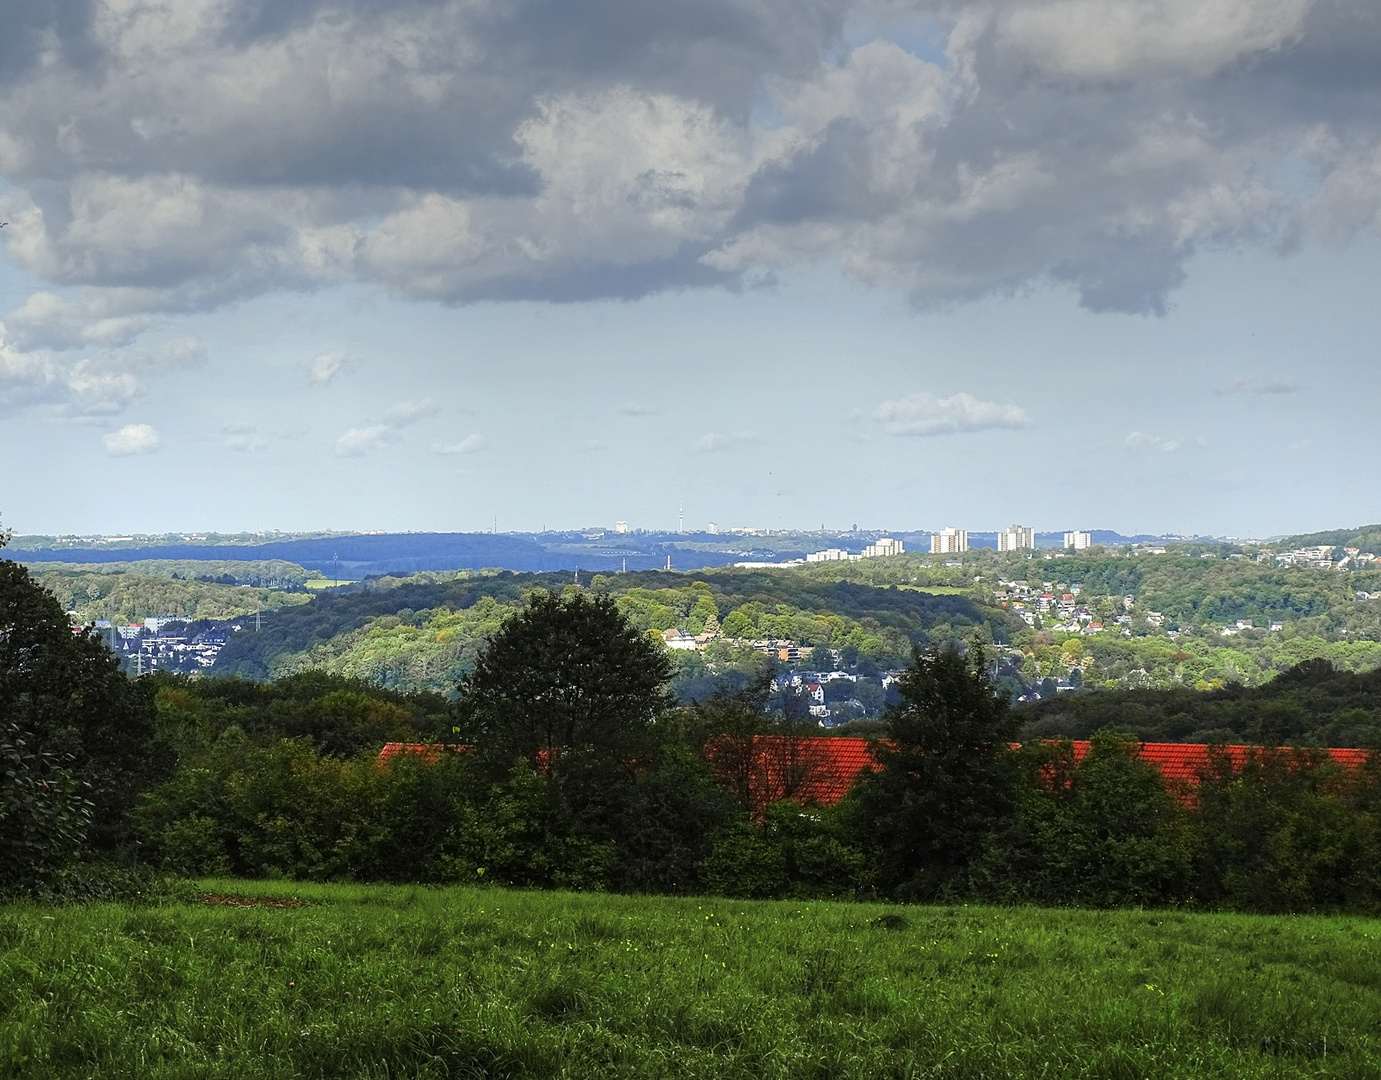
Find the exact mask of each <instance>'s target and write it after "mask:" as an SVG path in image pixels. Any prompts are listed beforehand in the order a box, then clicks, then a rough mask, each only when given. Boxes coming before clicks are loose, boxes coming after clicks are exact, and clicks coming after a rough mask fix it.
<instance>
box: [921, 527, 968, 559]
mask: <svg viewBox="0 0 1381 1080" xmlns="http://www.w3.org/2000/svg"><path fill="white" fill-rule="evenodd" d="M968 550H969V532H968V530H967V529H941V530H940V531H939V532H937V533H932V534H931V536H930V553H931V554H932V555H952V554H957V553H958V552H960V551H968Z"/></svg>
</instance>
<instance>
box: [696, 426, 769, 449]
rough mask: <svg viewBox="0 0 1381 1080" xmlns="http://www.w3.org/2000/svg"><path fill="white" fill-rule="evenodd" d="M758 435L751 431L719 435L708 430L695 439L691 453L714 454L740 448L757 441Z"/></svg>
mask: <svg viewBox="0 0 1381 1080" xmlns="http://www.w3.org/2000/svg"><path fill="white" fill-rule="evenodd" d="M758 441H759V440H758V437H757V435H755V434H753V432H751V431H740V432H738V433H737V434H736V435H720V434H717V433H715V432H710V433H709V434H707V435H702V436H701V437H700V438H698V439H696V440H695V443H694V444H693V445H692V446H691V453H693V454H716V453H719V452H720V451H721V450H741V449H743V448H744V447H747V446H752V445H754V444H755V443H757V442H758Z"/></svg>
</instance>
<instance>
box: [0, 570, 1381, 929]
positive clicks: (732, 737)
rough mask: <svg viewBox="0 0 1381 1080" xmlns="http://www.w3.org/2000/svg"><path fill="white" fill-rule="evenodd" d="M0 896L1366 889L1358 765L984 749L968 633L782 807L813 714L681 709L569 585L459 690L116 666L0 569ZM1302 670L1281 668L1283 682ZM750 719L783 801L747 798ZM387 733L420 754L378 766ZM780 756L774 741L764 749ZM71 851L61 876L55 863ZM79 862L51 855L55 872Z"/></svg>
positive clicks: (1003, 745)
mask: <svg viewBox="0 0 1381 1080" xmlns="http://www.w3.org/2000/svg"><path fill="white" fill-rule="evenodd" d="M0 570H2V571H3V573H2V574H0V631H2V633H0V642H3V648H2V649H0V708H3V716H4V717H5V721H6V724H5V728H4V730H3V731H2V732H0V760H3V762H4V765H5V768H4V770H3V771H0V856H3V860H4V862H3V882H0V887H4V888H6V889H8V890H21V891H22V890H28V891H40V892H41V891H43V890H45V889H54V888H57V889H61V888H62V887H63V883H64V881H67V880H70V879H71V878H72V877H73V875H76V877H77V878H81V876H82V875H83V874H90V873H91V870H90V867H91V865H92V864H93V863H103V864H104V865H107V866H119V865H124V866H131V865H134V864H136V863H137V864H140V865H144V866H152V867H155V868H158V869H160V870H164V871H170V872H175V873H180V874H207V873H235V874H241V875H249V876H288V877H297V878H309V879H333V880H334V879H353V880H379V881H427V882H454V881H468V882H475V881H495V882H501V883H506V884H514V885H524V886H531V887H566V888H580V889H609V890H623V891H637V892H667V893H694V892H709V893H724V894H730V895H738V896H756V897H767V896H788V897H790V896H799V897H805V896H876V897H887V898H893V899H898V900H933V899H963V898H969V899H987V900H997V901H1004V902H1027V901H1029V902H1040V903H1048V904H1084V905H1105V906H1110V905H1121V904H1138V905H1153V904H1185V905H1197V906H1204V907H1230V908H1243V909H1254V910H1280V911H1285V910H1302V909H1349V910H1366V911H1371V910H1376V909H1377V908H1381V767H1378V766H1376V765H1367V766H1364V767H1362V768H1360V769H1353V770H1351V771H1349V770H1346V769H1344V768H1342V767H1340V766H1338V765H1337V764H1335V763H1334V762H1332V761H1331V759H1329V758H1328V757H1327V755H1325V754H1322V753H1320V752H1316V751H1308V750H1299V751H1263V752H1261V753H1258V754H1254V755H1252V756H1250V757H1249V758H1248V759H1247V761H1246V762H1245V764H1243V765H1241V766H1239V767H1234V766H1233V765H1232V764H1231V762H1230V760H1229V759H1228V758H1227V757H1226V756H1225V755H1217V756H1216V757H1214V758H1213V760H1212V762H1211V765H1210V767H1209V768H1208V769H1207V770H1206V772H1205V775H1204V776H1203V778H1202V782H1201V784H1200V785H1199V786H1198V787H1197V789H1195V790H1192V791H1183V790H1170V789H1168V788H1167V786H1166V784H1165V783H1164V781H1163V780H1162V778H1161V774H1160V773H1159V772H1158V771H1157V770H1156V769H1155V768H1154V766H1152V765H1149V764H1147V763H1146V762H1144V761H1142V760H1140V759H1139V758H1138V757H1137V756H1136V754H1135V741H1134V739H1132V738H1131V737H1130V736H1125V735H1117V734H1112V733H1108V732H1101V733H1099V734H1097V735H1095V737H1094V740H1093V747H1092V750H1091V751H1090V752H1089V753H1088V754H1087V755H1086V756H1085V757H1084V758H1083V759H1082V760H1076V759H1075V756H1074V754H1073V752H1072V749H1071V747H1070V745H1069V744H1068V743H1064V742H1041V741H1032V742H1030V743H1028V744H1027V746H1026V748H1025V749H1024V750H1022V751H1020V752H1014V751H1012V750H1011V749H1010V744H1011V740H1012V739H1013V738H1014V736H1015V735H1016V734H1017V730H1018V726H1019V724H1020V718H1019V717H1018V716H1017V715H1016V714H1015V713H1014V712H1013V711H1012V710H1011V709H1010V708H1009V706H1008V705H1007V703H1006V700H1005V698H1004V697H1003V696H1001V695H999V694H998V693H996V692H995V690H994V687H993V685H992V684H991V682H990V680H989V674H988V663H987V660H986V657H985V655H984V652H983V647H982V645H981V643H979V642H977V641H975V642H973V643H972V645H971V646H969V647H968V648H967V649H966V650H961V649H955V648H947V647H937V646H932V647H930V648H927V649H925V650H918V651H916V652H915V653H914V655H913V662H912V663H911V665H910V666H909V667H908V669H907V670H906V672H905V674H904V676H903V678H902V680H901V682H900V684H899V686H898V687H897V690H898V694H899V697H898V701H897V703H896V704H894V705H893V706H891V707H890V708H889V709H888V711H887V713H886V721H885V722H886V730H885V734H886V735H887V736H888V740H887V742H886V743H879V744H878V745H877V748H876V763H877V766H878V768H876V769H874V770H871V771H869V770H865V771H864V772H863V773H861V774H860V776H859V777H858V779H857V781H856V783H855V784H854V787H853V789H852V791H851V792H850V794H849V795H848V796H847V797H846V798H845V799H844V800H843V801H842V802H840V803H839V804H837V805H834V806H819V805H811V804H808V803H807V804H802V803H799V802H797V801H796V799H795V798H793V797H792V793H793V792H801V791H806V790H809V789H810V785H809V784H808V783H806V781H807V780H808V777H809V771H810V769H811V768H812V765H811V762H810V757H809V755H808V754H804V753H794V752H793V751H792V749H791V748H792V747H793V746H799V745H804V744H803V743H802V742H801V740H802V739H803V737H804V736H805V734H806V733H807V732H809V731H811V730H813V729H812V728H811V727H810V726H809V724H808V717H806V716H805V715H804V712H805V711H804V708H803V707H802V703H801V702H794V704H793V702H791V701H788V702H787V703H786V705H787V707H786V708H785V710H784V712H783V714H782V715H781V717H780V718H779V719H776V720H773V721H770V722H769V721H768V720H767V719H766V718H765V717H764V714H763V704H764V701H763V697H764V689H765V688H764V687H762V686H758V687H749V688H747V689H746V690H744V691H742V692H740V693H738V694H736V695H733V696H730V695H719V696H716V697H712V698H709V699H707V700H705V701H703V702H701V703H699V704H698V705H696V706H695V707H690V708H688V707H685V706H681V705H678V704H677V703H676V702H675V701H674V699H673V697H672V695H671V694H670V692H669V682H670V676H671V673H672V669H671V666H670V661H669V659H668V657H667V655H666V653H665V652H664V651H663V650H662V649H661V647H660V645H658V644H657V643H656V642H655V641H653V640H652V639H651V638H650V637H649V636H648V635H647V634H646V633H645V632H644V631H642V630H641V629H640V628H639V627H638V626H636V625H635V624H634V623H633V622H632V621H631V620H630V619H629V618H628V617H627V616H626V615H625V614H624V612H623V611H622V610H621V609H620V607H619V604H618V602H617V600H616V598H614V597H612V596H610V595H607V594H601V593H597V592H593V591H589V592H582V591H576V590H569V591H566V592H563V593H551V592H546V591H532V592H530V593H529V594H528V595H527V597H526V601H525V602H524V604H523V605H522V606H521V607H520V608H518V609H517V610H516V612H515V613H514V614H512V615H511V616H510V617H508V618H507V619H505V620H504V621H502V623H501V624H500V625H498V626H497V627H496V628H495V629H494V631H493V632H492V633H491V634H490V635H489V637H488V639H487V643H486V645H485V647H484V648H483V649H482V650H481V652H480V653H479V655H478V657H477V660H476V663H475V665H474V666H473V668H472V670H471V672H470V673H469V674H468V675H467V676H466V677H465V679H464V680H463V681H462V683H461V685H460V687H459V693H458V695H457V696H456V698H455V699H454V700H450V699H448V698H446V697H443V696H441V695H410V694H401V693H397V692H391V691H388V690H383V689H380V688H379V687H377V686H375V685H372V684H369V683H363V682H360V681H355V680H350V679H346V678H342V677H340V676H335V675H330V674H325V673H320V672H315V673H305V674H301V675H298V676H296V677H294V678H289V679H285V680H283V681H281V682H278V683H275V684H263V683H256V682H250V681H243V680H239V679H226V680H207V679H200V680H187V679H180V678H177V677H171V676H158V677H156V678H155V677H150V678H144V679H140V680H138V681H133V682H131V681H129V680H127V679H125V678H124V677H123V676H121V675H120V674H119V673H118V671H117V670H116V669H115V668H114V662H113V660H112V659H111V658H110V657H109V656H108V655H107V654H105V653H104V651H103V649H102V647H101V644H100V642H99V640H97V639H95V638H93V637H91V636H90V635H87V634H73V633H72V632H71V630H70V629H69V627H68V625H67V623H66V620H65V619H64V618H63V615H62V611H61V608H60V606H59V605H58V604H57V603H56V602H55V601H54V600H53V598H52V597H51V596H50V595H49V594H47V593H45V592H44V591H43V590H41V589H39V588H37V587H36V586H35V585H34V583H33V582H32V580H31V579H30V578H29V577H28V575H27V573H26V572H25V571H24V570H23V569H22V568H20V567H17V566H16V565H15V564H13V563H0ZM1301 674H1302V675H1308V674H1309V673H1308V672H1305V673H1301ZM764 730H768V731H770V732H771V733H772V734H774V735H776V736H778V738H777V739H776V741H775V742H773V743H772V744H771V745H772V746H775V747H777V748H778V750H777V751H774V752H775V753H779V755H780V756H779V757H777V758H775V759H774V760H773V761H772V762H771V763H770V764H771V767H772V768H773V769H774V770H775V773H774V775H775V776H777V778H778V788H779V789H780V792H781V793H782V794H784V795H786V796H787V797H785V798H782V799H781V800H780V801H777V802H775V803H772V804H771V805H767V806H761V805H756V804H755V802H754V801H753V798H752V794H751V793H752V790H753V787H752V785H751V784H748V783H745V782H744V778H745V775H746V773H745V769H752V768H754V767H757V765H755V761H756V758H755V755H757V754H758V753H759V749H758V748H759V747H760V746H761V745H762V744H760V743H758V742H755V741H754V736H755V735H756V734H758V733H760V732H763V731H764ZM387 741H401V742H405V743H416V744H424V746H425V747H426V748H425V749H424V750H422V751H420V752H412V751H406V750H405V751H403V752H401V753H396V754H394V755H393V756H392V757H391V758H389V759H388V760H387V761H386V762H383V761H381V759H380V754H379V750H380V747H381V745H382V744H383V743H384V742H387ZM782 748H785V749H782ZM83 860H84V862H85V869H83V868H82V866H81V861H83ZM74 864H75V865H76V869H74Z"/></svg>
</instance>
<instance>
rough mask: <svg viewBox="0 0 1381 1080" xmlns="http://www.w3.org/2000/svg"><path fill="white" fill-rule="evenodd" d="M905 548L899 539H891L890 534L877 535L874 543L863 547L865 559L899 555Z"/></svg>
mask: <svg viewBox="0 0 1381 1080" xmlns="http://www.w3.org/2000/svg"><path fill="white" fill-rule="evenodd" d="M905 550H906V548H905V547H904V546H903V545H902V542H901V541H900V540H893V539H892V538H891V537H890V536H880V537H878V540H877V543H876V544H869V545H868V546H867V547H866V548H864V549H863V557H864V558H865V559H878V558H882V557H884V556H887V555H900V554H901V553H902V552H903V551H905Z"/></svg>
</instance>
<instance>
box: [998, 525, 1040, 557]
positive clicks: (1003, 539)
mask: <svg viewBox="0 0 1381 1080" xmlns="http://www.w3.org/2000/svg"><path fill="white" fill-rule="evenodd" d="M1035 546H1036V530H1035V529H1033V528H1031V527H1030V526H1028V525H1013V526H1011V527H1010V528H1008V529H1004V530H1003V531H1002V532H1000V533H998V534H997V550H998V551H1026V550H1028V549H1030V548H1034V547H1035Z"/></svg>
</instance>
